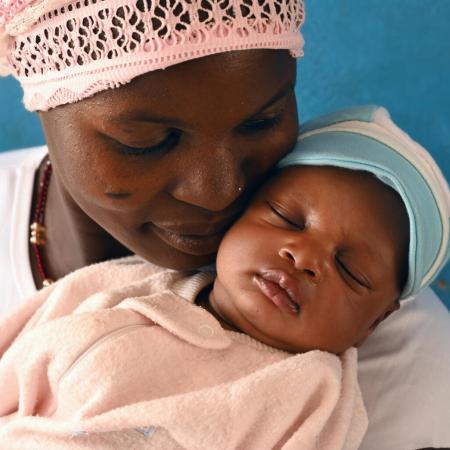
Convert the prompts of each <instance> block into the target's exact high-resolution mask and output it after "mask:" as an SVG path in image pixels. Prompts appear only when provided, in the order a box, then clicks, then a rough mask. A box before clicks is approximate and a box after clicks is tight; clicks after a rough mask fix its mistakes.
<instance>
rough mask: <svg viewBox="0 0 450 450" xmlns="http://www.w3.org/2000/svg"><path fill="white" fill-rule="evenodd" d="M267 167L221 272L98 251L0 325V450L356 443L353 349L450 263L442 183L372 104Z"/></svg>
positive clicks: (223, 251)
mask: <svg viewBox="0 0 450 450" xmlns="http://www.w3.org/2000/svg"><path fill="white" fill-rule="evenodd" d="M279 169H280V170H278V171H277V172H276V173H275V175H274V176H273V178H272V179H271V180H269V181H268V182H267V183H266V185H265V186H263V188H262V189H261V190H260V192H259V193H257V195H256V197H255V198H254V200H253V201H252V202H251V204H250V206H249V208H248V209H247V211H246V212H245V213H244V214H243V215H242V217H241V218H240V219H239V220H238V221H237V222H236V223H235V224H234V225H233V227H232V228H231V229H230V230H229V231H228V233H227V234H226V236H225V238H224V239H223V241H222V243H221V245H220V248H219V252H218V255H217V275H216V274H214V273H212V272H209V271H207V270H205V271H203V272H199V273H186V272H178V271H172V270H166V269H161V268H159V267H156V266H153V265H151V264H149V263H146V262H144V261H143V260H141V259H140V258H138V257H131V258H125V259H122V260H117V261H111V262H107V263H102V264H98V265H94V266H91V267H88V268H85V269H81V270H79V271H77V272H74V273H73V274H71V275H69V276H68V277H66V278H64V279H62V280H60V281H59V282H58V283H55V284H54V285H52V286H50V287H49V288H46V289H44V290H42V291H40V292H39V293H38V294H37V295H36V296H35V297H34V298H32V299H30V300H29V301H28V302H27V303H26V304H25V305H24V306H23V307H22V308H21V309H20V310H18V311H16V312H15V313H14V314H12V315H10V316H9V317H7V318H6V319H5V320H4V321H3V323H0V327H1V329H2V330H7V332H6V333H4V334H2V336H1V337H0V355H2V357H1V360H0V386H1V388H0V389H1V392H0V398H1V399H2V400H1V402H0V447H1V448H8V449H21V450H24V449H39V448H45V449H53V448H54V449H63V448H68V449H70V448H76V449H96V448H99V449H100V448H101V449H125V448H133V449H141V448H158V449H164V450H165V449H181V448H188V449H221V450H222V449H245V450H248V449H258V450H261V449H272V448H282V449H302V450H304V449H321V450H326V449H330V450H336V449H340V448H345V449H357V448H358V447H359V444H360V443H361V440H362V438H363V435H364V432H365V429H366V426H367V417H366V414H365V410H364V406H363V403H362V399H361V394H360V391H359V387H358V384H357V376H356V350H355V348H354V347H355V346H358V345H360V344H361V343H362V342H363V341H364V339H366V338H367V337H368V336H369V335H370V333H372V332H373V330H374V329H375V328H376V326H377V325H378V324H379V323H380V322H382V321H383V320H384V319H385V318H386V317H387V316H388V315H389V314H390V313H392V312H393V311H395V310H396V309H398V308H399V307H400V301H401V300H402V299H405V298H407V297H409V296H411V295H413V294H415V293H416V292H417V291H418V290H419V289H421V288H422V287H424V286H426V285H428V284H429V283H430V282H431V281H432V280H433V279H434V277H435V276H436V275H437V273H438V272H439V270H440V268H441V267H442V266H443V265H444V264H445V262H446V261H447V260H448V257H449V252H450V250H449V210H450V206H449V192H448V186H447V184H446V182H445V180H444V178H443V177H442V175H441V174H440V172H439V169H438V168H437V166H436V165H435V163H434V162H433V161H432V159H431V157H430V156H429V155H428V154H427V153H426V152H425V151H424V150H423V149H422V148H421V147H419V145H418V144H416V143H414V142H413V141H412V140H411V139H410V138H409V137H408V136H406V135H405V134H404V133H402V132H401V131H400V130H399V129H398V128H397V127H396V126H395V125H394V124H393V123H392V121H391V120H390V118H389V115H388V113H387V112H386V110H384V109H383V108H377V107H371V106H370V107H362V108H354V109H351V110H346V111H341V112H339V113H336V114H332V115H329V116H325V117H323V118H320V119H318V120H315V121H312V122H310V123H307V124H305V125H304V126H303V128H302V133H301V135H300V138H299V142H298V145H297V146H296V148H295V149H294V150H293V151H292V152H291V153H290V154H289V155H288V156H287V157H285V158H284V159H283V160H282V161H281V163H280V165H279ZM199 306H200V307H199Z"/></svg>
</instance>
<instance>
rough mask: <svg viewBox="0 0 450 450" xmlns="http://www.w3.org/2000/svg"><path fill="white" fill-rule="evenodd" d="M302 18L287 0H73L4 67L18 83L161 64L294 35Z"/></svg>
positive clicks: (46, 19) (20, 40)
mask: <svg viewBox="0 0 450 450" xmlns="http://www.w3.org/2000/svg"><path fill="white" fill-rule="evenodd" d="M303 17H304V12H303V4H302V3H301V1H288V0H239V1H237V0H189V1H186V0H184V1H180V0H158V1H154V0H134V1H133V2H130V1H127V0H113V1H106V0H79V1H76V2H73V3H70V4H68V5H66V6H63V7H61V8H59V9H57V10H53V11H51V12H48V13H46V14H44V15H43V16H41V17H40V18H39V20H38V23H37V24H36V25H35V26H34V27H33V28H32V30H31V32H30V33H28V34H24V35H19V36H17V37H16V39H15V42H14V48H13V49H12V51H11V52H10V55H9V62H10V65H11V66H12V68H13V72H14V73H15V75H16V76H17V77H18V78H23V77H25V78H27V77H33V76H35V75H38V76H39V75H46V74H48V73H49V72H64V71H66V70H68V69H74V68H80V67H88V66H90V65H91V64H93V63H95V62H96V61H104V62H105V63H106V64H107V63H108V61H112V60H117V59H120V58H126V57H127V56H130V55H131V54H133V53H142V54H147V55H152V57H153V59H154V58H156V57H157V58H158V60H159V64H160V65H161V66H164V64H166V65H168V64H167V63H168V62H170V61H171V60H173V59H176V58H184V59H187V58H186V56H187V54H189V55H190V57H191V58H192V55H193V54H201V53H202V47H204V46H205V44H206V43H207V42H208V41H212V40H214V38H215V40H217V39H220V40H222V41H223V40H224V39H225V40H226V41H227V42H229V43H230V44H232V43H235V44H237V43H238V42H240V41H249V40H250V41H251V40H252V39H251V38H254V39H255V46H256V42H257V40H261V37H262V36H261V35H265V36H273V37H274V38H275V37H281V36H282V35H285V34H291V33H298V28H299V26H300V24H301V23H302V21H303ZM258 38H259V39H258ZM273 40H277V39H273ZM246 48H248V47H246ZM174 50H175V52H174ZM209 53H212V52H211V51H210V52H209Z"/></svg>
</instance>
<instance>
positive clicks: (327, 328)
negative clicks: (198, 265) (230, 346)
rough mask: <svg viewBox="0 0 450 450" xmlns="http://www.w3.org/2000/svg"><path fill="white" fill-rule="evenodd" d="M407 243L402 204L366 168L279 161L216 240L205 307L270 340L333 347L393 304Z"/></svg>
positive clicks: (363, 333) (356, 338)
mask: <svg viewBox="0 0 450 450" xmlns="http://www.w3.org/2000/svg"><path fill="white" fill-rule="evenodd" d="M407 249H408V217H407V215H406V211H405V208H404V206H403V203H402V201H401V199H400V197H399V196H398V195H397V193H395V192H394V191H392V190H391V189H390V188H388V187H387V186H385V185H384V184H383V183H381V182H380V181H379V180H377V179H376V178H375V177H374V176H373V175H371V174H368V173H365V172H358V171H350V170H347V169H341V168H334V167H307V166H301V167H300V166H298V167H291V168H287V169H284V170H283V171H281V172H280V173H279V174H278V175H277V176H276V177H275V178H274V179H273V180H272V181H270V182H269V183H268V184H267V185H266V186H265V187H264V188H263V189H262V190H261V192H260V193H259V194H258V195H257V197H256V198H255V199H254V201H253V202H252V204H251V205H250V207H249V208H248V209H247V211H246V212H245V213H244V214H243V216H242V217H241V218H240V220H238V221H237V222H236V224H235V225H234V226H233V227H232V228H231V229H230V231H229V232H228V233H227V234H226V236H225V238H224V239H223V241H222V243H221V246H220V248H219V252H218V256H217V279H216V281H215V284H214V288H213V290H212V292H211V294H210V299H209V301H210V306H211V308H212V309H213V310H214V311H215V312H216V314H217V315H218V316H219V317H220V318H221V319H222V320H223V321H225V322H227V323H229V324H232V325H234V326H235V327H236V328H237V329H239V330H240V331H242V332H244V333H246V334H249V335H250V336H253V337H254V338H256V339H258V340H260V341H262V342H264V343H266V344H268V345H271V346H273V347H277V348H281V349H283V350H287V351H291V352H305V351H309V350H313V349H320V350H325V351H329V352H332V353H336V354H338V353H341V352H342V351H344V350H346V349H347V348H349V347H351V346H353V345H358V344H360V343H361V342H362V341H363V340H364V339H365V338H366V337H367V336H368V335H369V334H370V333H371V332H372V331H373V330H374V329H375V327H376V325H377V324H378V323H379V322H381V320H383V319H384V318H385V317H387V315H389V314H390V313H391V312H392V311H394V310H395V309H398V297H399V295H400V291H401V288H402V284H403V282H404V275H405V269H406V267H407ZM402 269H403V270H402Z"/></svg>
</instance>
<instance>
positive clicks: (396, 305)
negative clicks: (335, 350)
mask: <svg viewBox="0 0 450 450" xmlns="http://www.w3.org/2000/svg"><path fill="white" fill-rule="evenodd" d="M398 309H400V301H399V300H398V299H397V300H395V301H394V302H393V303H391V304H390V305H389V306H388V307H387V308H386V309H385V310H384V311H383V312H382V313H381V314H380V315H379V316H378V317H377V318H376V319H375V321H374V322H373V324H372V325H371V326H370V327H369V329H368V330H367V332H366V334H365V335H364V336H363V337H362V339H360V340H359V341H358V342H357V343H356V344H355V347H359V346H360V345H361V344H362V343H363V342H364V341H365V340H366V339H367V338H368V337H369V336H370V335H371V334H372V333H373V332H374V331H375V328H376V327H377V326H378V325H379V324H380V323H381V322H383V320H384V319H386V318H387V317H389V316H390V315H391V314H392V313H393V312H395V311H397V310H398Z"/></svg>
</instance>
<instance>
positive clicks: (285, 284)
mask: <svg viewBox="0 0 450 450" xmlns="http://www.w3.org/2000/svg"><path fill="white" fill-rule="evenodd" d="M253 279H254V281H255V283H256V285H257V286H258V288H259V289H260V290H261V292H262V293H263V294H264V295H265V296H266V297H267V298H268V299H269V300H271V301H272V302H273V303H274V304H275V305H276V306H277V307H278V308H279V309H281V310H282V311H285V312H288V313H290V314H298V313H299V312H300V300H299V295H298V288H297V283H296V282H295V280H294V279H293V278H292V277H291V276H290V275H288V274H287V273H286V272H284V271H283V270H266V271H264V272H262V273H261V274H260V275H255V276H254V278H253Z"/></svg>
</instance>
